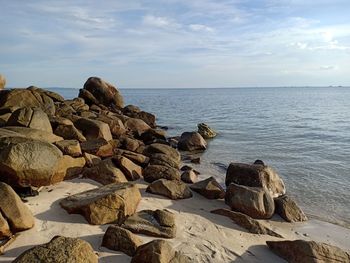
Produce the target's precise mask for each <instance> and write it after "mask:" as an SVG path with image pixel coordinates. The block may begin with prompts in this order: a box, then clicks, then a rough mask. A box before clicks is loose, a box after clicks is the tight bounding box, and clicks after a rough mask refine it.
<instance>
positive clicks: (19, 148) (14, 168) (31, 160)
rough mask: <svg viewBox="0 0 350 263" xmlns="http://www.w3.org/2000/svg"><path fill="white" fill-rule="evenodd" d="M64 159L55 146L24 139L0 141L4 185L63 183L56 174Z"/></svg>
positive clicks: (0, 167)
mask: <svg viewBox="0 0 350 263" xmlns="http://www.w3.org/2000/svg"><path fill="white" fill-rule="evenodd" d="M61 158H62V153H61V151H60V150H59V149H58V148H57V147H56V146H54V145H52V144H50V143H47V142H43V141H36V140H29V139H26V138H21V137H9V138H1V139H0V181H3V182H6V183H8V184H10V185H14V186H30V185H32V186H37V187H39V186H43V185H50V184H53V183H57V182H60V181H62V180H63V178H62V177H61V175H59V174H56V173H55V171H56V167H57V165H58V163H59V161H60V159H61Z"/></svg>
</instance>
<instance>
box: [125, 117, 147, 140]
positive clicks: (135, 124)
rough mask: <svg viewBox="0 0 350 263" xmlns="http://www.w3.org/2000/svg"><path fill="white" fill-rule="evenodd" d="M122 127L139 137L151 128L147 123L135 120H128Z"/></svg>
mask: <svg viewBox="0 0 350 263" xmlns="http://www.w3.org/2000/svg"><path fill="white" fill-rule="evenodd" d="M124 125H125V128H127V129H129V130H130V131H131V132H133V133H134V134H135V135H136V136H141V134H143V133H145V132H146V131H148V130H149V129H151V127H150V126H149V125H148V124H147V123H145V122H144V121H143V120H141V119H135V118H129V119H128V120H127V121H126V122H125V123H124Z"/></svg>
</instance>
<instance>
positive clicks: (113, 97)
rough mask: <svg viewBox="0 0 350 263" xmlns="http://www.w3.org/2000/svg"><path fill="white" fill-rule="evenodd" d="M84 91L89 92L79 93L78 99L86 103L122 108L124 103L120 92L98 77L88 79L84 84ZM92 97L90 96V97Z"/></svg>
mask: <svg viewBox="0 0 350 263" xmlns="http://www.w3.org/2000/svg"><path fill="white" fill-rule="evenodd" d="M84 90H86V91H88V92H89V96H87V95H85V94H86V92H85V93H83V92H81V93H79V97H82V98H83V99H85V101H86V103H88V104H89V103H91V102H93V104H102V105H105V106H107V107H116V108H123V107H124V101H123V97H122V95H121V94H120V92H119V91H118V90H117V89H116V88H115V87H114V86H113V85H112V84H110V83H108V82H106V81H104V80H103V79H101V78H98V77H90V78H88V80H87V81H86V82H85V84H84ZM91 95H92V96H91Z"/></svg>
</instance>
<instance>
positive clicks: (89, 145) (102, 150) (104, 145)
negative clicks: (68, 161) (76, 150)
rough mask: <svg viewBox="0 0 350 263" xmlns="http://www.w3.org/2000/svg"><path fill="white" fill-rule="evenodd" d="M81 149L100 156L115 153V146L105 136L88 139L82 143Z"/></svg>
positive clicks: (108, 155)
mask: <svg viewBox="0 0 350 263" xmlns="http://www.w3.org/2000/svg"><path fill="white" fill-rule="evenodd" d="M80 147H81V150H82V151H83V152H87V153H90V154H93V155H96V156H99V157H110V156H112V155H113V146H112V145H111V144H110V143H109V142H107V141H106V140H105V139H103V138H98V139H93V140H88V141H86V142H82V143H81V144H80Z"/></svg>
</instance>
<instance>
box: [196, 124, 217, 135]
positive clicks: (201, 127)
mask: <svg viewBox="0 0 350 263" xmlns="http://www.w3.org/2000/svg"><path fill="white" fill-rule="evenodd" d="M197 127H198V133H199V134H200V135H202V137H203V138H204V139H212V138H214V137H216V135H217V134H216V132H215V131H214V130H213V129H212V128H210V127H209V126H208V124H205V123H199V124H198V125H197Z"/></svg>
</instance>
